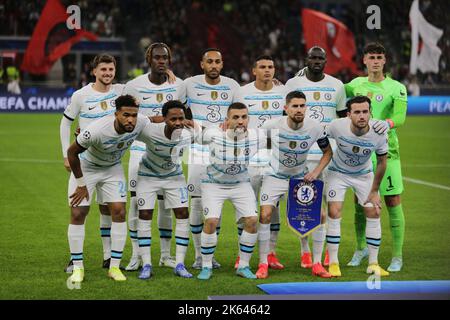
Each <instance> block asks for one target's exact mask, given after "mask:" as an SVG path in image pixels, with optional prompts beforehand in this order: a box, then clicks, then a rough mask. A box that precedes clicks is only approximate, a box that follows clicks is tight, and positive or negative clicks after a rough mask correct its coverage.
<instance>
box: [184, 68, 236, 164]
mask: <svg viewBox="0 0 450 320" xmlns="http://www.w3.org/2000/svg"><path fill="white" fill-rule="evenodd" d="M184 83H185V85H186V98H187V106H188V107H189V108H190V109H191V111H192V116H193V119H194V120H195V121H197V122H198V123H199V124H200V125H201V126H203V127H205V128H209V127H211V126H218V125H219V124H221V123H222V122H223V121H224V120H225V117H226V115H227V109H228V106H229V105H230V104H231V103H232V102H233V99H234V96H235V92H236V90H237V89H238V88H239V84H238V83H237V82H236V81H235V80H233V79H231V78H228V77H225V76H220V82H219V83H218V84H216V85H211V84H208V83H207V82H206V80H205V75H204V74H201V75H197V76H194V77H190V78H187V79H186V80H184ZM208 157H209V150H208V146H202V145H199V144H197V143H193V144H192V146H191V151H190V160H189V161H190V163H197V164H207V163H208Z"/></svg>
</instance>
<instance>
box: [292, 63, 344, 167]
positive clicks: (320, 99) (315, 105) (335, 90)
mask: <svg viewBox="0 0 450 320" xmlns="http://www.w3.org/2000/svg"><path fill="white" fill-rule="evenodd" d="M286 91H287V92H291V91H302V92H303V93H304V94H305V96H306V106H307V107H308V108H307V110H306V116H307V117H308V118H310V119H313V120H316V121H318V122H320V123H322V124H323V125H325V126H326V125H328V124H329V123H330V122H331V121H332V120H334V119H337V118H338V116H337V111H342V110H345V109H346V107H345V102H346V96H345V89H344V84H343V83H342V81H340V80H339V79H336V78H335V77H332V76H330V75H327V74H325V77H324V78H323V79H322V80H321V81H317V82H313V81H310V80H308V78H306V75H305V73H304V70H301V72H300V73H299V75H298V76H295V77H293V78H291V79H289V80H288V81H287V82H286ZM330 142H331V148H332V149H333V150H335V148H336V143H335V141H334V140H332V139H331V140H330ZM321 156H322V151H321V150H320V148H319V146H318V145H317V143H316V144H314V146H313V147H312V148H311V149H310V150H309V156H308V160H319V159H320V157H321Z"/></svg>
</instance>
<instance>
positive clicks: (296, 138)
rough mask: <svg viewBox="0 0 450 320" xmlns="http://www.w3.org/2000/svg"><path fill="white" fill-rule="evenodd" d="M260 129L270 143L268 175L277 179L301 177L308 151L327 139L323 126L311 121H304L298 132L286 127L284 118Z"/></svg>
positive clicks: (265, 124) (304, 172)
mask: <svg viewBox="0 0 450 320" xmlns="http://www.w3.org/2000/svg"><path fill="white" fill-rule="evenodd" d="M262 129H265V130H267V135H268V136H269V137H270V139H271V142H272V156H271V158H270V167H271V170H270V173H269V175H271V176H274V177H276V178H279V179H289V178H301V177H303V175H304V174H306V173H307V167H306V158H307V156H308V151H309V149H310V148H311V147H312V146H313V145H314V144H315V143H316V141H318V140H320V139H324V138H326V137H327V133H326V131H325V129H324V128H323V126H322V125H321V124H320V123H319V122H317V121H314V120H311V119H306V120H305V121H304V122H303V126H302V127H301V128H300V129H298V130H293V129H291V128H290V127H289V126H288V124H287V117H286V116H285V117H281V118H279V119H273V120H269V121H267V122H266V123H264V125H263V126H262Z"/></svg>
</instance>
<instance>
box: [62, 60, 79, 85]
mask: <svg viewBox="0 0 450 320" xmlns="http://www.w3.org/2000/svg"><path fill="white" fill-rule="evenodd" d="M64 84H65V85H66V87H68V88H76V87H77V69H76V68H75V65H74V64H73V62H69V64H68V66H67V70H66V72H64Z"/></svg>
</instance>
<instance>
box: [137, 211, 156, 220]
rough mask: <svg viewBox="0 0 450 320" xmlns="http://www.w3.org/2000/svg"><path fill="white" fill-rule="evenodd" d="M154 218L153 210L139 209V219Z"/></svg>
mask: <svg viewBox="0 0 450 320" xmlns="http://www.w3.org/2000/svg"><path fill="white" fill-rule="evenodd" d="M152 218H153V210H151V209H148V210H139V219H142V220H151V219H152Z"/></svg>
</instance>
